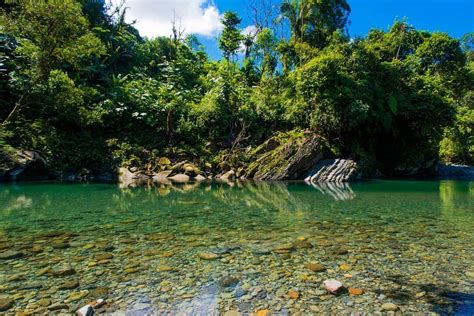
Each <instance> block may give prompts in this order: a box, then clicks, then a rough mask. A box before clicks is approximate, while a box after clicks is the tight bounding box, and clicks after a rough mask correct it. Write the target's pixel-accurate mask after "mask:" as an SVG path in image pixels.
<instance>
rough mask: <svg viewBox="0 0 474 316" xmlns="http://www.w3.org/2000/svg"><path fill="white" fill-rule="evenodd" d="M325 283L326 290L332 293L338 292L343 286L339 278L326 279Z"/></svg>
mask: <svg viewBox="0 0 474 316" xmlns="http://www.w3.org/2000/svg"><path fill="white" fill-rule="evenodd" d="M323 284H324V287H325V288H326V290H327V291H328V292H329V293H331V294H337V293H339V291H341V290H342V288H343V285H342V283H341V282H339V281H337V280H326V281H324V282H323Z"/></svg>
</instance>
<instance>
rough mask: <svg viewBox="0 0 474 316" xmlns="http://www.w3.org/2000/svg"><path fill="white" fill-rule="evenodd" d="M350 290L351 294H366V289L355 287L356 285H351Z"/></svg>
mask: <svg viewBox="0 0 474 316" xmlns="http://www.w3.org/2000/svg"><path fill="white" fill-rule="evenodd" d="M348 291H349V294H350V295H362V294H364V290H363V289H359V288H354V287H350V288H349V289H348Z"/></svg>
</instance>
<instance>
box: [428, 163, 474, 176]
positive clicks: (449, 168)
mask: <svg viewBox="0 0 474 316" xmlns="http://www.w3.org/2000/svg"><path fill="white" fill-rule="evenodd" d="M437 176H438V178H440V179H450V180H474V166H463V165H445V164H439V165H438V171H437Z"/></svg>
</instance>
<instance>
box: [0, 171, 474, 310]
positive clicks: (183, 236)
mask: <svg viewBox="0 0 474 316" xmlns="http://www.w3.org/2000/svg"><path fill="white" fill-rule="evenodd" d="M330 279H334V280H338V281H340V282H341V283H342V284H343V285H344V288H342V289H341V290H340V291H339V292H338V293H337V294H331V293H329V292H328V291H327V290H326V288H325V286H324V284H323V282H324V281H325V280H330ZM98 298H103V299H105V300H106V302H107V303H106V304H105V305H104V306H103V307H101V309H100V310H98V311H99V312H104V313H114V312H115V313H116V314H117V315H122V314H129V315H150V314H157V315H229V316H231V315H250V314H252V313H254V314H256V315H259V316H263V315H309V314H334V315H341V314H351V313H357V312H369V313H374V312H382V311H390V310H393V311H396V313H403V314H407V313H430V312H432V313H436V314H441V315H473V314H474V182H469V181H379V180H377V181H366V182H357V183H352V184H350V185H348V184H344V185H329V184H326V185H319V186H312V185H307V184H304V183H267V182H261V183H254V182H242V183H219V182H212V183H205V182H204V183H194V184H176V185H172V184H153V183H149V184H144V185H141V186H136V187H127V188H124V187H121V186H120V185H117V184H58V183H44V184H0V302H1V301H2V299H3V301H4V302H5V301H7V300H10V302H13V304H11V306H10V307H4V308H5V309H7V308H8V312H12V313H15V312H16V313H25V314H28V313H31V314H38V313H44V314H51V313H67V312H74V311H75V310H77V309H78V308H80V307H81V306H83V305H85V304H87V303H88V302H90V301H92V300H94V299H98ZM0 308H1V304H0ZM0 314H1V312H0Z"/></svg>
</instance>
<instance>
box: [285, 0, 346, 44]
mask: <svg viewBox="0 0 474 316" xmlns="http://www.w3.org/2000/svg"><path fill="white" fill-rule="evenodd" d="M350 12H351V8H350V6H349V4H348V3H347V1H346V0H285V1H284V2H283V4H282V5H281V13H282V15H283V16H284V17H285V18H286V19H288V21H289V22H290V26H291V35H292V38H293V39H294V40H295V41H296V42H300V43H301V42H307V43H309V44H310V45H312V46H314V47H317V48H322V47H324V46H326V45H327V43H328V40H329V38H330V37H331V35H332V33H334V32H335V31H337V30H345V28H346V25H347V22H348V20H349V14H350Z"/></svg>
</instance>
